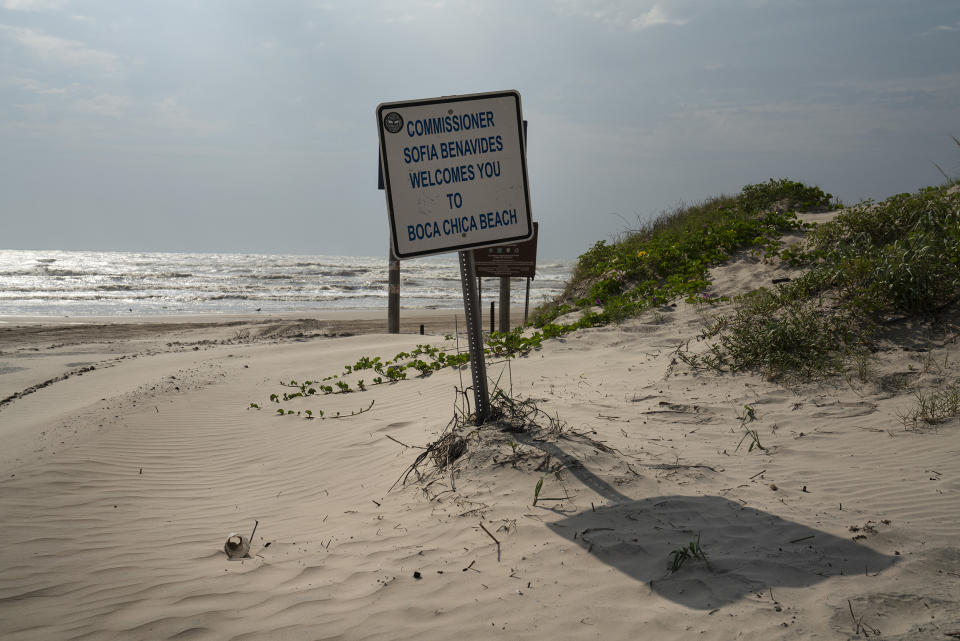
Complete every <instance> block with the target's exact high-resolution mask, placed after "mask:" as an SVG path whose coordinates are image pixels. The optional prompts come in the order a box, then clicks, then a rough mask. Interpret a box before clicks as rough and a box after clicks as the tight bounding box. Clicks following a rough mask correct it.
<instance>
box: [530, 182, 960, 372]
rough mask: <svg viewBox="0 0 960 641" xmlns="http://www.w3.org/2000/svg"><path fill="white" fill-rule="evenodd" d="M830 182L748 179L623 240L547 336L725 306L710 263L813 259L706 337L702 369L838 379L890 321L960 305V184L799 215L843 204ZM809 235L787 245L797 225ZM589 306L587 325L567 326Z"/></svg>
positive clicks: (565, 304) (584, 259)
mask: <svg viewBox="0 0 960 641" xmlns="http://www.w3.org/2000/svg"><path fill="white" fill-rule="evenodd" d="M831 198H832V196H831V195H830V194H826V193H824V192H823V191H822V190H820V189H819V188H817V187H810V186H807V185H803V184H802V183H798V182H794V181H790V180H785V179H784V180H772V179H771V180H770V181H768V182H766V183H761V184H758V185H747V186H746V187H744V188H743V190H741V192H740V193H739V194H737V195H736V196H720V197H717V198H713V199H711V200H708V201H706V202H703V203H700V204H698V205H695V206H692V207H680V208H677V209H676V210H674V211H671V212H665V213H664V214H663V215H661V216H660V217H659V218H657V219H656V220H654V221H652V222H650V223H646V224H644V225H642V226H641V227H640V228H639V229H636V230H632V231H630V232H628V233H625V234H624V235H623V236H622V237H621V238H619V239H617V240H616V241H614V242H611V243H607V242H605V241H600V242H598V243H596V244H595V245H594V246H593V247H592V248H590V249H589V250H588V251H587V252H585V253H584V254H583V255H581V256H580V258H579V260H578V262H577V265H576V268H575V270H574V274H573V276H572V278H571V281H570V283H569V284H568V286H567V288H566V290H565V291H564V293H563V295H562V296H561V297H560V298H559V299H558V300H555V301H553V302H552V303H549V304H547V305H544V306H541V307H540V308H539V309H538V310H536V311H535V313H534V315H533V324H534V325H535V326H537V327H540V328H541V329H542V330H544V334H545V336H546V337H550V336H552V335H560V334H562V333H564V332H566V331H569V330H570V329H576V328H579V327H586V326H596V325H603V324H607V323H611V322H620V321H622V320H624V319H626V318H629V317H632V316H637V315H639V314H640V313H642V312H643V311H645V310H647V309H649V308H651V307H657V306H661V305H664V304H667V303H670V302H672V301H675V300H677V299H681V298H682V299H686V300H687V301H690V302H697V303H711V302H716V301H714V300H711V298H710V297H709V296H707V295H705V294H703V292H704V290H705V289H706V288H707V286H708V285H709V282H708V280H707V279H708V275H707V274H708V269H709V268H710V267H713V266H716V265H719V264H722V263H723V262H725V261H727V260H729V259H730V258H731V257H732V256H733V255H734V254H735V253H738V252H748V253H752V254H753V255H755V256H758V257H762V258H764V259H773V258H775V257H776V258H779V259H781V260H783V261H785V262H787V263H789V264H791V265H793V266H797V267H803V268H805V269H806V272H805V274H804V275H803V276H801V277H799V278H796V279H794V280H792V281H790V282H788V283H785V284H781V285H778V286H776V287H775V288H762V289H759V290H756V291H753V292H746V293H744V294H743V295H741V296H739V297H738V298H737V299H736V300H735V303H734V308H733V311H732V312H731V313H729V314H727V315H724V316H721V317H719V318H718V319H716V321H715V322H713V323H712V324H711V325H710V326H709V327H708V328H707V329H706V330H705V331H704V332H703V334H702V335H701V336H700V338H701V339H702V340H706V341H707V344H708V346H709V347H708V349H707V350H706V351H705V352H702V353H700V354H697V355H694V354H691V353H690V352H689V351H685V350H681V352H680V353H679V355H680V356H681V358H683V359H684V360H686V361H687V362H688V363H689V364H691V365H694V366H698V367H708V368H712V369H715V370H718V371H743V370H752V371H759V372H762V373H764V374H766V375H768V376H771V377H774V376H779V375H783V374H789V375H797V376H827V375H833V374H839V373H842V372H845V371H848V370H850V369H851V368H859V369H862V363H864V359H865V355H867V354H869V353H870V352H871V350H873V349H874V347H875V341H876V340H877V337H878V336H879V335H880V334H881V333H882V330H883V329H884V328H885V327H889V326H890V325H892V324H895V323H897V322H899V321H902V320H904V319H911V318H921V319H930V318H933V317H935V316H937V315H938V314H940V313H941V312H943V311H944V310H946V309H948V308H951V307H953V306H955V305H956V303H957V302H958V299H960V190H958V189H956V187H955V181H948V182H947V184H945V185H942V186H939V187H927V188H924V189H921V190H919V191H918V192H916V193H913V194H898V195H896V196H893V197H891V198H888V199H887V200H885V201H883V202H879V203H878V202H874V201H869V200H868V201H864V202H861V203H859V204H857V205H856V206H853V207H849V208H846V209H844V210H843V211H841V212H840V213H839V214H838V215H837V216H836V217H835V218H834V220H833V221H831V222H829V223H825V224H821V225H805V224H803V223H801V222H800V221H799V220H798V219H797V217H796V214H795V212H796V211H818V210H825V209H828V208H831V206H837V205H836V204H834V203H831ZM797 229H805V230H807V231H809V233H808V234H807V238H806V240H805V242H804V243H802V244H801V245H797V246H793V247H789V248H784V247H782V246H781V245H780V242H779V239H780V237H781V236H782V235H783V233H784V232H787V231H790V230H797ZM577 309H580V310H582V311H583V313H582V315H581V317H580V319H579V320H578V321H577V322H576V323H574V324H573V325H558V324H556V323H555V322H554V321H555V320H556V319H557V318H558V317H559V316H561V315H563V314H566V313H567V312H570V311H574V310H577Z"/></svg>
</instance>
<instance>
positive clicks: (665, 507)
mask: <svg viewBox="0 0 960 641" xmlns="http://www.w3.org/2000/svg"><path fill="white" fill-rule="evenodd" d="M520 438H522V437H518V440H520ZM523 440H525V441H526V442H528V443H529V444H531V445H534V446H536V447H538V448H539V449H541V450H543V451H544V452H548V453H550V454H551V455H552V456H554V457H556V458H557V459H558V460H561V461H565V462H566V463H567V464H568V466H567V470H568V471H569V472H570V473H572V474H573V475H574V476H576V477H577V478H578V479H579V480H580V481H581V482H583V483H584V484H585V485H586V486H587V487H589V488H590V489H592V490H594V491H595V492H597V493H598V494H600V495H601V496H603V497H604V498H605V499H607V501H609V503H610V505H606V506H603V507H600V508H597V509H595V510H590V511H586V512H581V513H579V514H576V515H573V516H569V515H567V516H566V518H564V519H562V520H560V521H556V522H554V523H549V524H548V527H550V528H551V529H552V530H554V531H555V532H556V533H557V534H559V535H560V536H563V537H565V538H567V539H569V540H571V541H573V542H574V543H577V544H578V545H580V546H582V547H583V548H584V549H586V550H587V551H588V552H589V553H590V554H592V555H593V556H595V557H596V558H597V559H598V560H600V561H602V562H604V563H606V564H608V565H610V566H612V567H614V568H616V569H618V570H620V571H621V572H623V573H624V574H626V575H628V576H630V577H632V578H634V579H636V580H637V581H641V582H643V583H646V584H648V585H649V586H650V589H651V590H653V591H654V592H656V593H658V594H660V595H661V596H663V597H666V598H668V599H670V600H672V601H675V602H677V603H680V604H682V605H685V606H687V607H689V608H696V609H699V610H708V609H712V608H718V607H720V606H722V605H725V604H728V603H732V602H734V601H737V600H739V599H741V598H743V597H744V596H746V595H748V594H751V593H754V592H760V591H763V592H766V591H767V590H768V589H769V588H777V587H806V586H810V585H814V584H816V583H819V582H821V581H825V580H827V579H829V578H830V577H833V576H842V575H852V574H864V573H868V574H873V573H876V572H880V571H881V570H885V569H887V568H889V567H890V566H892V565H893V564H894V563H895V562H896V560H897V558H896V557H895V556H887V555H884V554H881V553H879V552H876V551H874V550H872V549H870V548H869V547H867V546H866V545H865V544H862V543H858V542H856V541H854V540H853V539H852V538H845V537H838V536H835V535H833V534H830V533H828V532H825V531H823V530H817V529H814V528H811V527H809V526H807V525H803V524H801V523H796V522H794V521H788V520H786V519H783V518H780V517H779V516H777V515H775V514H771V513H770V512H764V511H762V510H757V509H754V508H751V507H748V506H745V505H742V504H741V503H739V502H736V501H731V500H729V499H726V498H723V497H721V496H657V497H653V498H646V499H640V500H634V499H631V498H629V497H627V496H625V495H623V494H621V493H620V492H618V491H617V490H616V489H615V488H614V487H612V486H611V485H610V484H608V483H607V482H606V481H604V480H603V479H601V478H599V477H598V476H596V475H595V474H593V473H592V472H591V471H590V470H588V469H587V468H586V467H584V466H583V465H582V464H580V462H579V461H577V460H576V458H575V457H573V456H571V455H570V454H569V453H567V452H565V451H563V450H562V449H561V448H560V447H559V446H558V445H557V444H556V443H546V442H542V441H541V442H533V441H532V440H528V439H523ZM698 536H699V541H700V547H701V549H702V550H703V553H704V555H705V556H706V561H704V560H701V559H698V558H691V559H689V560H687V561H686V562H685V563H684V564H683V566H682V567H680V568H679V569H678V570H677V571H676V572H673V573H671V572H670V571H669V564H670V560H671V552H672V551H673V550H675V549H677V548H680V547H682V546H683V547H685V546H688V545H689V544H690V543H691V542H696V541H697V538H698Z"/></svg>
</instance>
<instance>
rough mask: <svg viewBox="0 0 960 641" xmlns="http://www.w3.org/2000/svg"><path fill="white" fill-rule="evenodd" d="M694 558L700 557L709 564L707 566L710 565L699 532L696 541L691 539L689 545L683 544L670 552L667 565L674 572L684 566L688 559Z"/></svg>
mask: <svg viewBox="0 0 960 641" xmlns="http://www.w3.org/2000/svg"><path fill="white" fill-rule="evenodd" d="M692 559H700V560H701V561H703V562H704V563H706V564H707V567H710V562H709V561H708V560H707V554H706V553H705V552H704V551H703V547H701V545H700V533H699V532H697V540H696V541H690V543H688V544H687V545H681V546H680V547H678V548H676V549H674V550H673V551H672V552H670V558H669V561H668V563H667V567H668V569H669V570H670V572H671V574H672V573H674V572H676V571H677V570H679V569H680V568H682V567H683V566H684V564H685V563H686V562H687V561H690V560H692Z"/></svg>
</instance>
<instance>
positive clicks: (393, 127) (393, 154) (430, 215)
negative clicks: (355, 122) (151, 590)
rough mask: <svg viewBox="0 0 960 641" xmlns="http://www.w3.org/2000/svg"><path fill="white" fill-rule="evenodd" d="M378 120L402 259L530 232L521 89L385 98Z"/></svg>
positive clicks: (514, 239)
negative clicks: (417, 97)
mask: <svg viewBox="0 0 960 641" xmlns="http://www.w3.org/2000/svg"><path fill="white" fill-rule="evenodd" d="M377 125H378V128H379V131H380V157H381V161H382V163H383V182H384V188H385V192H386V196H387V211H388V212H389V214H390V225H391V232H392V236H393V252H394V254H395V255H396V256H397V258H411V257H413V256H425V255H428V254H439V253H442V252H449V251H457V250H462V249H470V248H474V247H485V246H487V245H499V244H502V243H508V242H518V241H522V240H526V239H528V238H529V237H530V236H531V234H532V233H533V224H532V222H531V214H530V190H529V187H528V185H527V159H526V153H525V149H524V144H523V116H522V113H521V110H520V94H519V93H517V92H516V91H499V92H494V93H481V94H470V95H465V96H447V97H443V98H430V99H426V100H409V101H404V102H385V103H383V104H381V105H379V106H378V107H377Z"/></svg>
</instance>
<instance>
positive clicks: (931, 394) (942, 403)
mask: <svg viewBox="0 0 960 641" xmlns="http://www.w3.org/2000/svg"><path fill="white" fill-rule="evenodd" d="M958 416H960V382H954V383H951V384H948V385H945V386H943V387H941V388H940V389H935V390H932V391H923V390H917V391H915V392H914V402H913V405H912V406H911V407H909V408H907V409H905V410H898V411H897V418H899V419H900V422H901V423H903V426H904V427H905V428H906V429H908V430H912V431H916V430H921V429H923V428H925V427H930V426H933V425H937V424H939V423H943V422H945V421H948V420H950V419H953V418H956V417H958Z"/></svg>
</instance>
